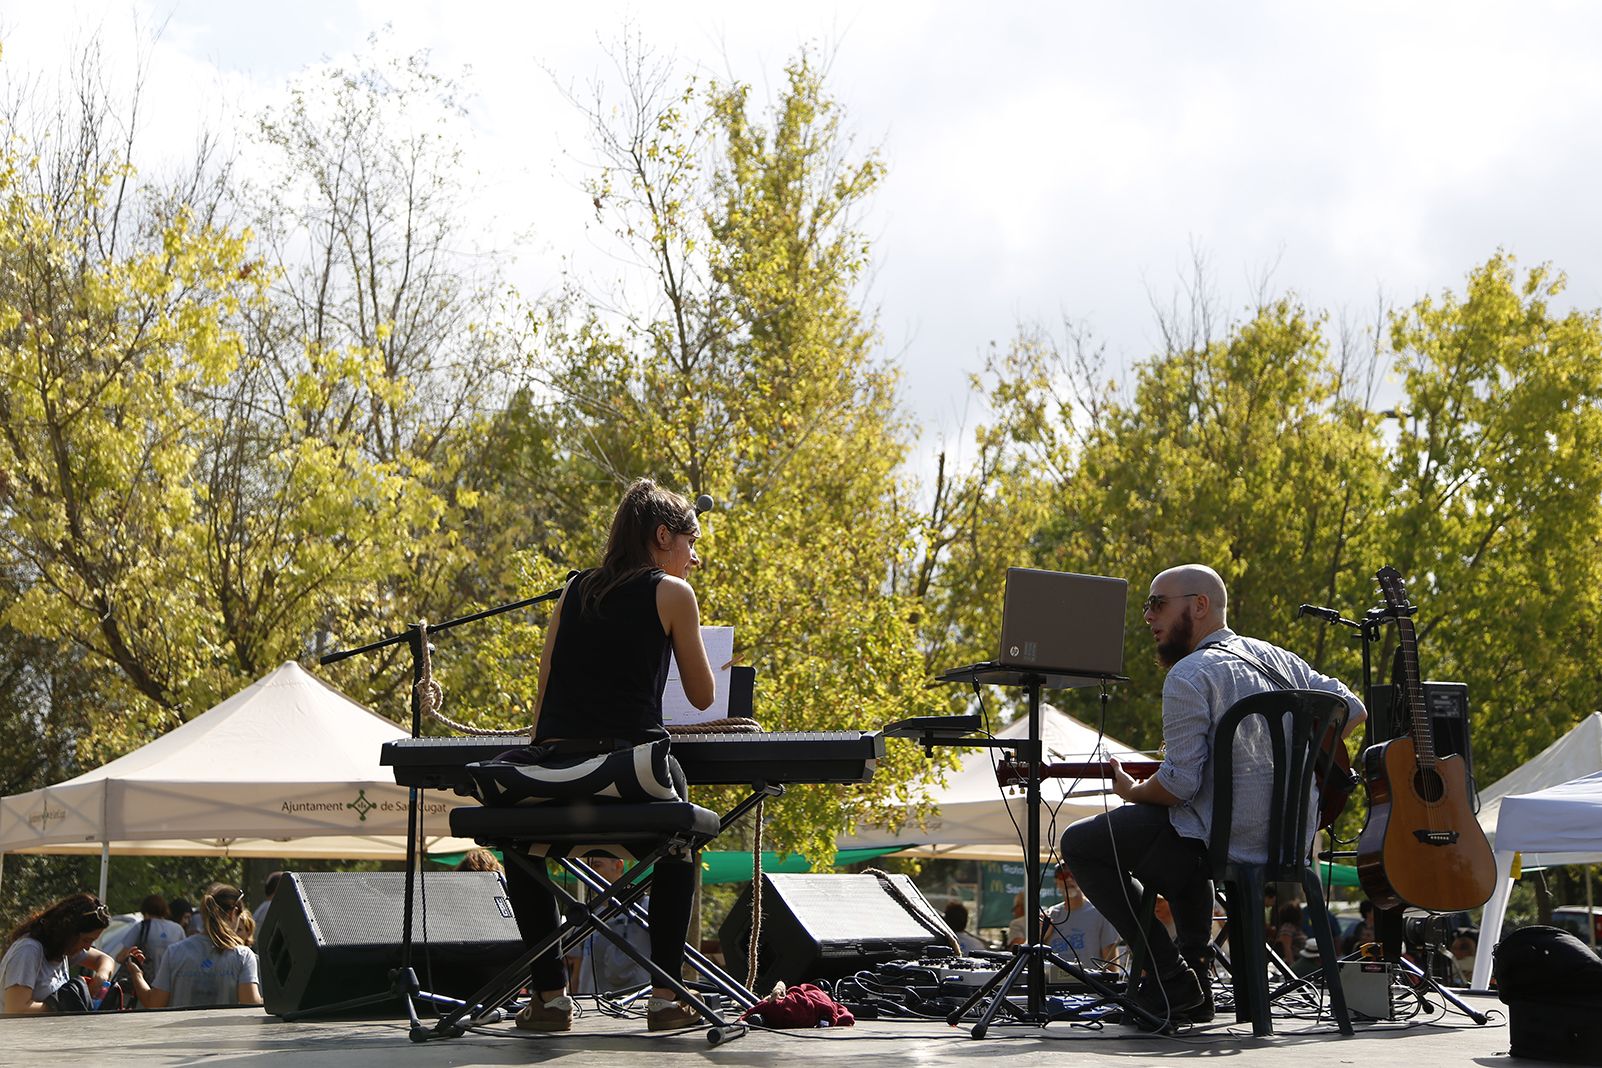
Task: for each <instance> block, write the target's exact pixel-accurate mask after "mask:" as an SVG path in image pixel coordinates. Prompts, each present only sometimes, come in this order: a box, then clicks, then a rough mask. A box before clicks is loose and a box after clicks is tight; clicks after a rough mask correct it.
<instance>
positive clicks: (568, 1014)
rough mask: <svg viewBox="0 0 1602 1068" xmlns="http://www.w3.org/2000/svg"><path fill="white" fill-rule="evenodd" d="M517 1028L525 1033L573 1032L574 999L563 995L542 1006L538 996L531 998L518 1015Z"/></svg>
mask: <svg viewBox="0 0 1602 1068" xmlns="http://www.w3.org/2000/svg"><path fill="white" fill-rule="evenodd" d="M517 1026H518V1028H519V1029H521V1030H524V1031H571V1030H573V999H572V998H570V997H568V996H567V995H566V994H562V995H560V996H558V997H554V998H552V999H551V1000H550V1001H547V1002H545V1004H543V1005H542V1004H540V999H539V998H538V997H537V996H536V997H531V998H529V999H528V1004H527V1005H524V1006H523V1011H522V1012H520V1013H518V1014H517Z"/></svg>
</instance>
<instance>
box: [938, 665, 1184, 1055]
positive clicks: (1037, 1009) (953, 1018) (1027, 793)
mask: <svg viewBox="0 0 1602 1068" xmlns="http://www.w3.org/2000/svg"><path fill="white" fill-rule="evenodd" d="M938 681H940V682H967V683H972V684H974V685H976V686H977V685H979V684H982V683H990V684H999V685H1013V686H1021V687H1023V689H1024V693H1025V695H1026V696H1027V697H1028V701H1029V737H1028V740H1027V741H1025V742H1021V743H1019V742H1011V741H1007V742H991V743H990V744H991V745H992V747H1000V746H1006V747H1010V748H1013V749H1015V750H1016V751H1017V753H1018V756H1019V757H1020V758H1021V760H1022V762H1023V763H1024V764H1025V765H1026V766H1027V773H1026V775H1025V776H1024V819H1025V826H1026V830H1025V845H1024V896H1025V900H1026V902H1027V904H1026V906H1025V908H1024V918H1025V919H1024V922H1025V936H1024V938H1025V941H1024V944H1023V945H1021V946H1016V947H1014V952H1015V953H1016V956H1015V957H1014V958H1013V960H1012V963H1011V964H1009V965H1008V966H1007V967H1006V968H1004V969H1002V970H1001V971H999V972H997V973H996V974H995V975H994V976H992V977H991V978H990V980H989V982H987V983H985V984H984V986H982V987H980V988H979V989H978V990H976V991H974V992H973V994H972V995H971V996H970V997H969V998H968V1000H967V1001H965V1002H963V1004H962V1006H961V1007H960V1008H958V1009H957V1010H956V1011H954V1012H952V1013H951V1014H950V1015H948V1016H947V1017H946V1022H947V1023H949V1024H951V1025H952V1026H953V1027H955V1026H956V1025H957V1024H959V1023H960V1022H961V1021H962V1018H963V1017H964V1016H966V1015H967V1014H968V1013H969V1012H970V1011H971V1010H972V1009H973V1008H974V1006H976V1005H978V1004H979V1003H980V1002H982V1001H985V1000H986V999H989V1004H987V1005H986V1006H985V1009H984V1012H983V1013H982V1014H981V1015H980V1017H979V1022H978V1023H977V1024H975V1025H974V1028H973V1031H972V1034H973V1037H974V1038H983V1037H985V1034H986V1032H988V1031H989V1029H990V1025H991V1024H992V1023H993V1022H994V1021H995V1019H996V1017H997V1016H998V1015H999V1014H1000V1013H1001V1012H1003V1011H1005V1012H1007V1013H1008V1015H1009V1016H1011V1017H1012V1018H1013V1019H1015V1020H1016V1021H1018V1022H1020V1023H1030V1024H1036V1025H1042V1024H1046V1023H1049V1022H1050V1021H1051V1020H1052V1019H1054V1018H1060V1017H1058V1016H1054V1015H1053V1014H1052V1013H1050V1012H1048V1011H1047V1009H1046V1003H1045V1002H1046V964H1047V963H1048V962H1049V963H1051V964H1053V965H1055V966H1056V967H1058V968H1060V969H1062V970H1063V971H1064V972H1065V973H1067V974H1068V975H1070V976H1072V977H1073V978H1075V979H1077V980H1079V981H1080V982H1081V983H1083V984H1084V985H1085V986H1086V987H1087V988H1089V989H1090V990H1092V991H1094V992H1095V993H1096V995H1097V998H1098V999H1099V1000H1098V1001H1097V1002H1096V1003H1097V1004H1102V1003H1109V1002H1110V1003H1115V1004H1118V1005H1119V1006H1121V1007H1122V1008H1123V1009H1124V1011H1125V1012H1128V1013H1133V1014H1134V1015H1136V1016H1139V1017H1141V1018H1142V1019H1143V1020H1145V1021H1146V1022H1147V1023H1148V1024H1149V1025H1151V1026H1152V1027H1153V1028H1160V1027H1162V1025H1163V1021H1162V1020H1161V1019H1160V1018H1158V1017H1156V1016H1154V1015H1152V1014H1151V1013H1150V1012H1148V1011H1147V1010H1145V1009H1143V1008H1141V1007H1140V1006H1139V1005H1136V1004H1135V1003H1134V1002H1133V1001H1132V1000H1130V999H1128V998H1126V997H1124V996H1122V995H1120V994H1119V993H1118V992H1117V991H1116V990H1114V989H1113V988H1112V987H1111V986H1109V985H1108V984H1107V983H1106V982H1104V981H1103V980H1102V979H1101V978H1100V977H1099V976H1097V975H1095V974H1094V973H1091V972H1087V971H1085V970H1084V969H1082V968H1081V967H1080V966H1079V965H1078V964H1076V963H1073V962H1071V961H1068V960H1066V959H1065V958H1064V957H1063V956H1062V955H1061V954H1059V953H1057V952H1056V951H1055V950H1053V949H1052V948H1051V947H1050V946H1048V945H1045V944H1043V943H1042V942H1041V940H1040V859H1039V856H1038V849H1039V843H1040V783H1041V778H1042V776H1041V768H1040V765H1041V762H1042V758H1043V757H1044V748H1045V747H1044V744H1043V743H1042V741H1041V730H1040V691H1041V689H1042V688H1044V687H1045V686H1048V685H1050V686H1054V687H1057V688H1067V687H1072V686H1087V685H1097V684H1099V685H1100V686H1101V701H1102V705H1103V708H1104V709H1105V706H1106V702H1107V700H1108V692H1107V684H1108V683H1110V682H1115V681H1121V678H1120V676H1115V675H1100V674H1097V675H1084V674H1078V673H1075V672H1070V671H1063V672H1056V671H1049V672H1048V671H1039V672H1035V671H1019V670H1015V669H1005V668H996V667H994V666H991V665H977V666H975V667H971V668H957V669H956V670H954V671H948V672H946V673H945V674H943V675H941V676H939V680H938ZM960 744H963V745H973V744H983V743H975V742H972V741H966V740H964V741H962V742H960ZM1020 981H1022V982H1023V983H1024V996H1023V1005H1022V1006H1019V1005H1016V1004H1014V1003H1013V1001H1012V990H1013V987H1014V986H1015V985H1017V984H1018V983H1019V982H1020Z"/></svg>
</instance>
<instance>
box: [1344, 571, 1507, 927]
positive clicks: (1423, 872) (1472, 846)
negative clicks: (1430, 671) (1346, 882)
mask: <svg viewBox="0 0 1602 1068" xmlns="http://www.w3.org/2000/svg"><path fill="white" fill-rule="evenodd" d="M1375 578H1377V579H1378V580H1379V584H1380V592H1381V594H1382V595H1383V596H1384V598H1385V604H1386V607H1388V608H1389V609H1391V611H1392V613H1393V614H1394V616H1395V619H1396V631H1397V636H1398V640H1399V643H1400V647H1401V650H1400V651H1401V664H1402V672H1401V675H1402V679H1401V683H1402V695H1401V696H1402V698H1403V703H1404V704H1405V707H1406V708H1407V709H1408V711H1409V713H1410V715H1411V717H1412V729H1411V731H1410V732H1409V737H1403V738H1396V739H1393V740H1391V741H1389V742H1383V743H1381V744H1379V745H1372V746H1369V748H1368V749H1367V750H1365V751H1364V753H1363V778H1364V781H1365V782H1366V783H1367V785H1368V800H1369V810H1368V822H1367V823H1366V824H1364V826H1363V833H1362V835H1361V836H1359V838H1358V841H1357V877H1358V881H1359V882H1361V883H1362V884H1363V891H1364V893H1366V894H1367V895H1368V896H1369V898H1370V899H1372V900H1373V902H1374V904H1376V905H1378V906H1379V907H1380V908H1382V909H1390V908H1397V907H1398V906H1401V905H1412V906H1414V907H1415V908H1421V909H1427V910H1429V911H1431V912H1459V911H1461V910H1463V909H1472V908H1478V907H1479V906H1481V905H1483V904H1485V902H1486V901H1487V900H1489V898H1490V896H1491V891H1492V890H1493V889H1495V887H1496V858H1495V856H1494V855H1493V854H1492V852H1491V845H1490V843H1489V842H1487V841H1486V840H1485V832H1483V831H1482V830H1480V824H1479V821H1478V820H1476V819H1475V818H1474V810H1473V808H1472V806H1471V805H1470V804H1469V789H1468V772H1467V769H1466V768H1465V767H1464V765H1463V758H1462V757H1460V756H1456V755H1452V756H1445V757H1438V756H1436V755H1435V728H1434V726H1433V724H1432V723H1431V722H1430V716H1429V714H1428V712H1427V711H1426V710H1425V707H1424V687H1423V685H1422V684H1421V683H1420V681H1419V673H1418V641H1417V637H1416V635H1415V634H1414V631H1413V620H1412V618H1411V613H1412V611H1413V606H1412V605H1410V604H1408V601H1407V588H1406V586H1405V585H1404V584H1403V582H1402V576H1401V574H1400V573H1398V572H1397V570H1396V569H1395V568H1393V567H1389V566H1387V567H1383V568H1381V569H1380V571H1379V573H1378V574H1377V575H1376V576H1375Z"/></svg>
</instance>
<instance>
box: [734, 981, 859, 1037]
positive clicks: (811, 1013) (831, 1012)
mask: <svg viewBox="0 0 1602 1068" xmlns="http://www.w3.org/2000/svg"><path fill="white" fill-rule="evenodd" d="M752 1016H760V1017H762V1023H763V1024H764V1025H765V1026H767V1027H817V1026H819V1025H820V1024H823V1023H827V1024H828V1025H829V1026H830V1027H850V1026H851V1025H852V1024H854V1023H856V1022H857V1020H856V1017H854V1016H852V1015H851V1010H850V1009H848V1008H846V1007H845V1006H844V1005H842V1004H840V1003H839V1002H838V1001H836V1000H834V999H833V998H831V997H830V996H829V995H828V994H827V993H826V992H824V991H823V990H820V989H818V988H817V987H815V986H813V985H812V984H811V983H798V984H797V985H795V986H792V987H790V988H789V989H787V990H786V991H785V992H784V993H783V994H780V995H778V996H777V997H767V998H763V999H762V1000H761V1001H759V1002H757V1003H756V1004H755V1005H753V1006H751V1007H750V1008H749V1009H747V1010H745V1013H744V1014H743V1015H741V1017H740V1019H742V1020H744V1019H748V1018H750V1017H752Z"/></svg>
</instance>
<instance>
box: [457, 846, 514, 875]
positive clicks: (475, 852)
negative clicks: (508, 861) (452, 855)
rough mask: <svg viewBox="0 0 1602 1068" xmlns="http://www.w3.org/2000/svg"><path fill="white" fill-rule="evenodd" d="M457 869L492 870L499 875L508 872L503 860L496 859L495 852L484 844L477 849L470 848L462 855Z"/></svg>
mask: <svg viewBox="0 0 1602 1068" xmlns="http://www.w3.org/2000/svg"><path fill="white" fill-rule="evenodd" d="M456 870H457V871H492V872H495V873H496V874H498V875H505V874H506V869H505V868H503V867H501V862H500V861H498V860H496V859H495V854H494V853H491V852H490V851H489V850H487V849H485V848H484V847H483V846H480V847H478V848H477V849H469V850H468V851H467V855H466V856H464V857H462V862H461V863H460V864H458V865H456Z"/></svg>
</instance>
